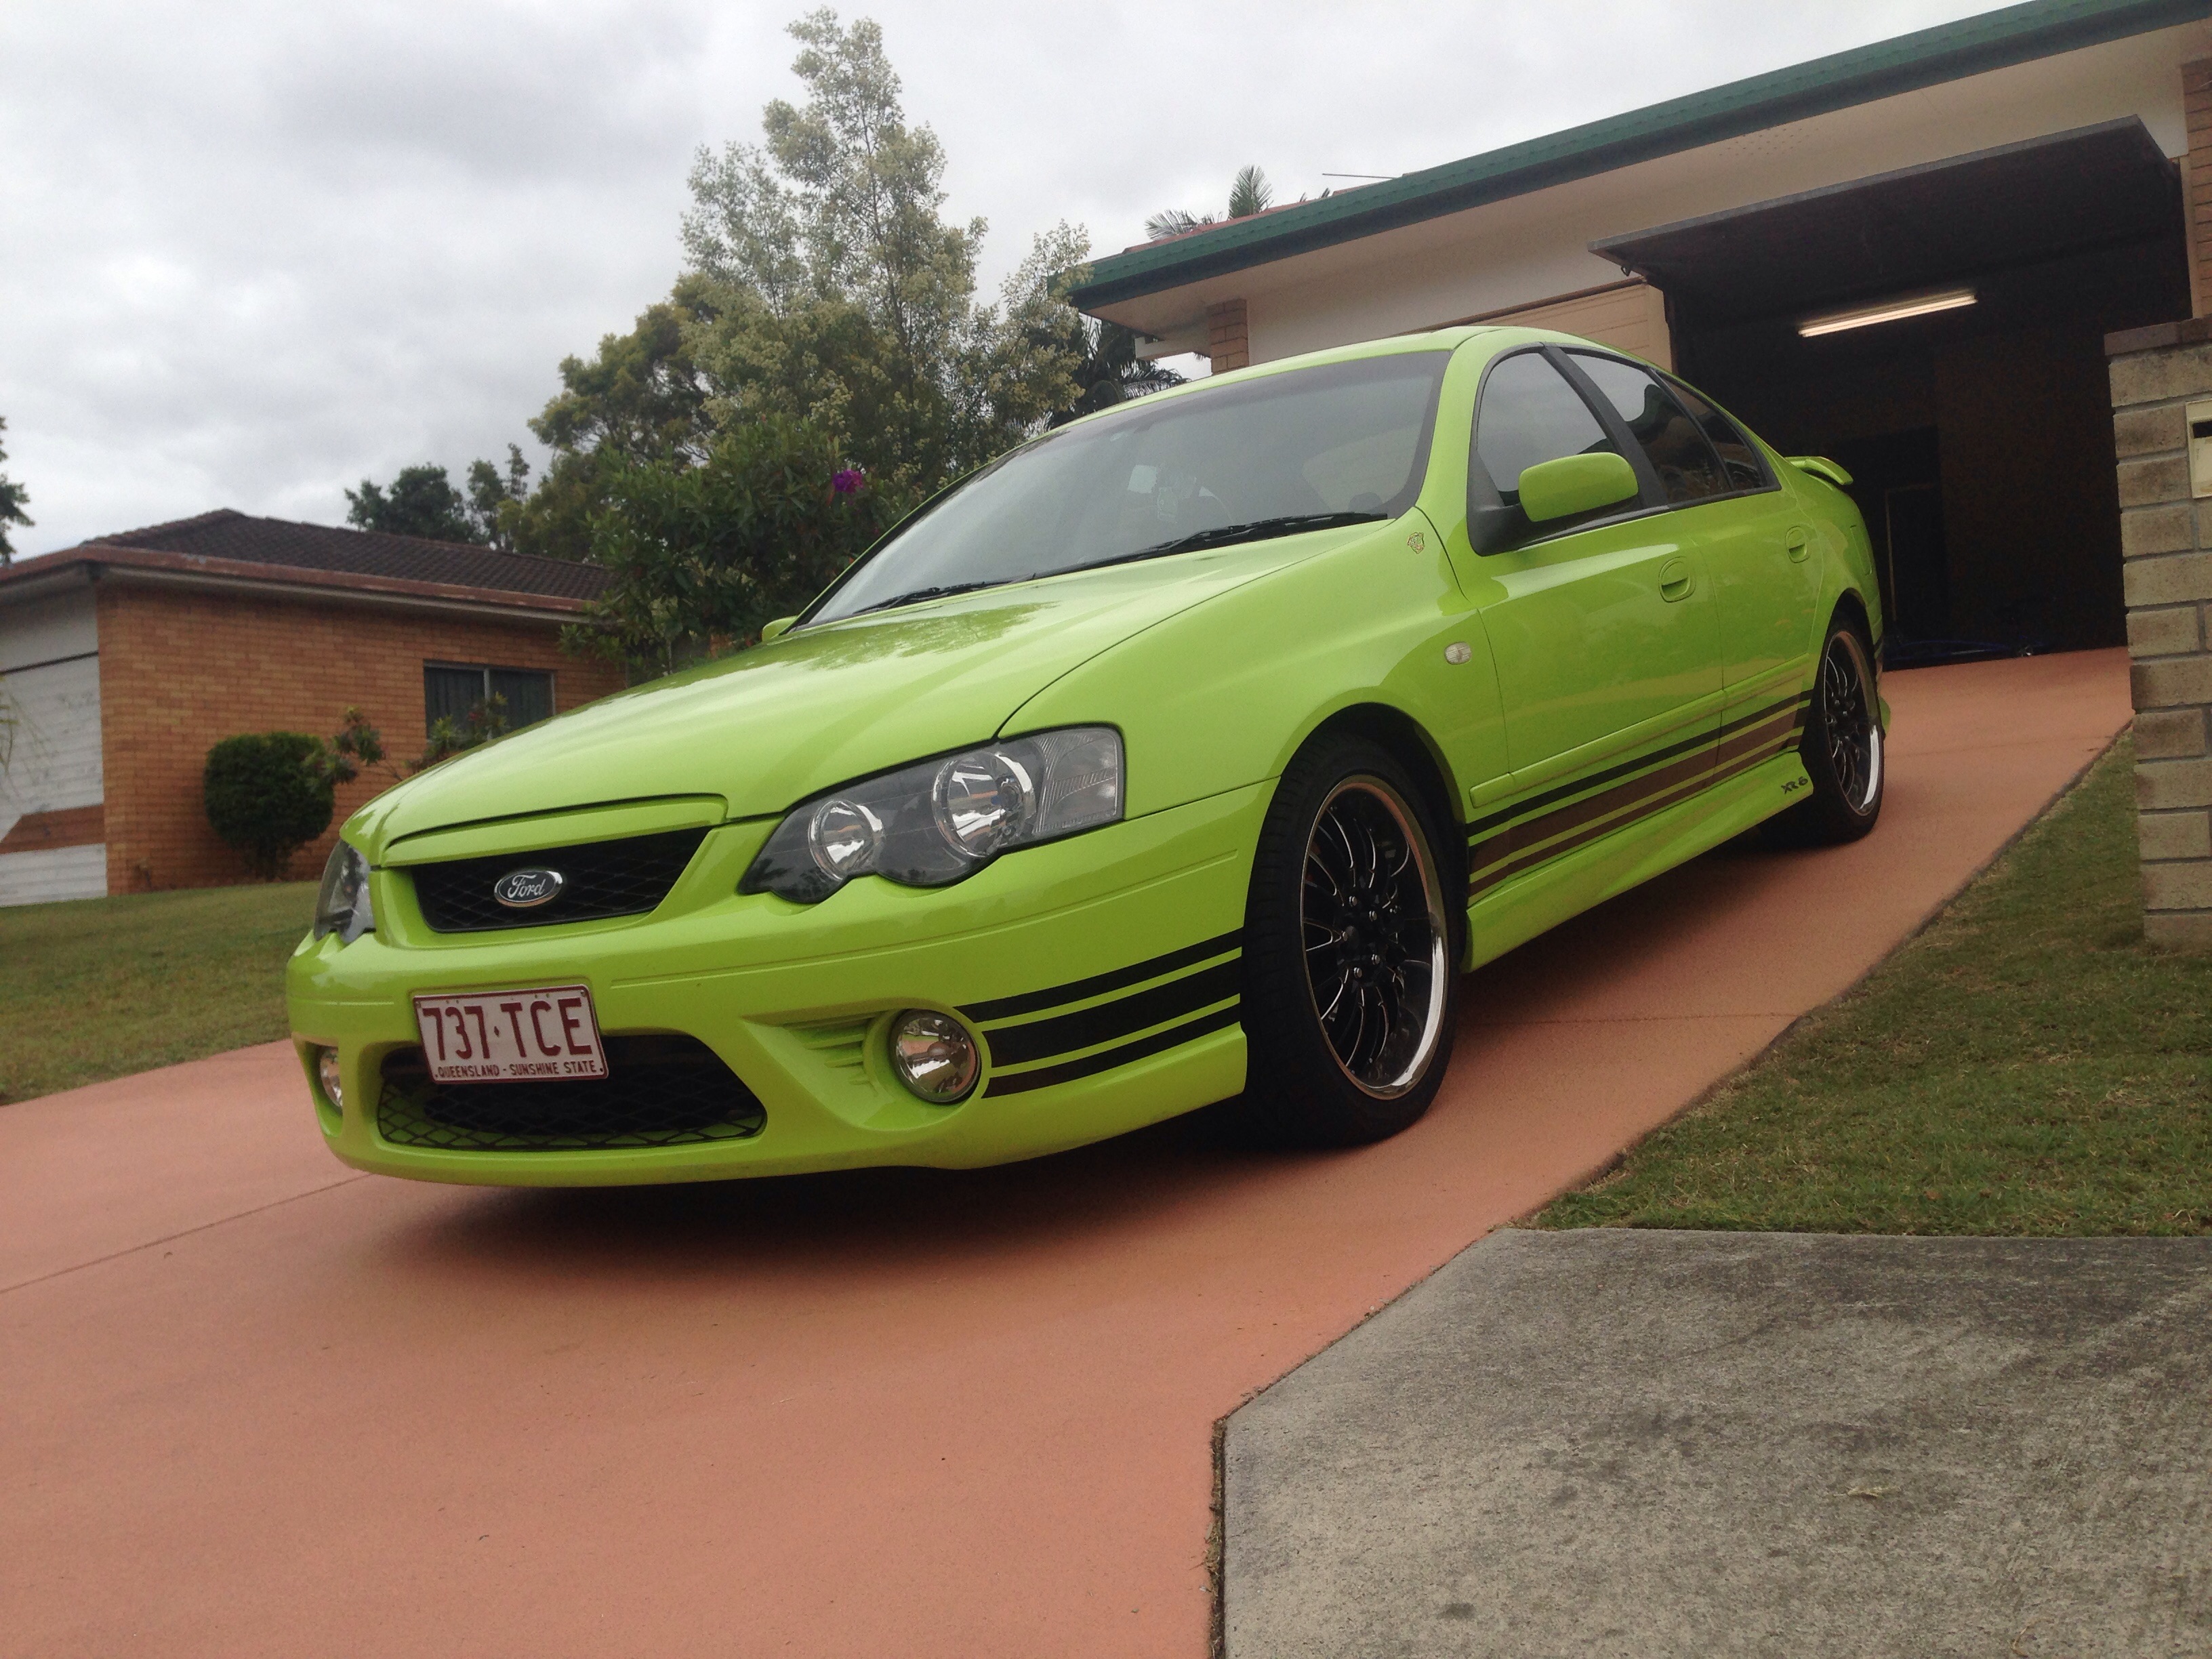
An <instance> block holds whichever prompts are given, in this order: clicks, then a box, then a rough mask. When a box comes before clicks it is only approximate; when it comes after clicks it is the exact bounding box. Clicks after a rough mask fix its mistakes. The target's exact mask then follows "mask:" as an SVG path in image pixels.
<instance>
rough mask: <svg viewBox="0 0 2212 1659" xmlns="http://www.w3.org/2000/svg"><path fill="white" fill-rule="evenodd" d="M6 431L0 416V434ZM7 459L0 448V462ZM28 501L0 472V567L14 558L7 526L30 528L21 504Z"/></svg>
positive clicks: (26, 493)
mask: <svg viewBox="0 0 2212 1659" xmlns="http://www.w3.org/2000/svg"><path fill="white" fill-rule="evenodd" d="M7 430H8V417H7V416H4V415H0V433H5V432H6V431H7ZM6 459H8V451H7V449H6V447H4V446H0V461H4V460H6ZM30 499H31V495H30V492H29V491H28V490H27V489H24V488H23V486H22V485H21V484H19V483H15V481H14V480H13V479H11V478H10V477H8V475H7V474H6V473H4V472H0V566H6V565H8V564H10V563H12V562H14V560H15V544H14V543H12V542H10V541H9V539H8V526H9V525H11V524H14V525H21V526H23V528H25V529H26V530H27V529H29V528H30V527H31V524H32V520H31V517H30V515H29V514H28V513H25V512H24V511H23V503H24V502H25V501H29V500H30Z"/></svg>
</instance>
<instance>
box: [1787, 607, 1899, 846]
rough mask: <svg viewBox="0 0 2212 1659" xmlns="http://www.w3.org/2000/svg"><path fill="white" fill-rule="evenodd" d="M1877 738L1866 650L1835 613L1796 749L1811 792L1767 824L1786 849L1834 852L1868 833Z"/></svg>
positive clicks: (1877, 770) (1850, 623)
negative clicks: (1833, 848) (1831, 848)
mask: <svg viewBox="0 0 2212 1659" xmlns="http://www.w3.org/2000/svg"><path fill="white" fill-rule="evenodd" d="M1884 739H1885V734H1884V733H1883V732H1882V729H1881V702H1880V693H1879V691H1878V690H1876V682H1875V672H1874V652H1873V649H1872V648H1871V647H1869V645H1868V644H1867V641H1866V638H1865V635H1863V633H1862V632H1861V631H1860V624H1859V623H1857V620H1856V619H1854V618H1851V617H1847V616H1845V615H1844V614H1842V613H1840V612H1839V613H1838V615H1837V617H1835V619H1834V620H1833V621H1832V622H1831V623H1829V624H1828V637H1827V639H1826V641H1825V642H1824V643H1823V644H1822V646H1821V647H1820V671H1819V672H1818V673H1817V674H1816V675H1815V676H1814V681H1813V703H1812V707H1811V708H1809V709H1808V711H1807V714H1806V719H1805V736H1804V740H1803V742H1802V744H1800V745H1799V749H1798V753H1799V756H1800V757H1801V758H1802V760H1803V761H1804V763H1805V775H1807V776H1808V777H1809V778H1810V779H1811V780H1812V781H1813V788H1812V792H1811V793H1810V794H1808V796H1807V797H1806V798H1805V799H1803V800H1802V801H1800V802H1799V803H1798V804H1797V805H1795V806H1793V807H1791V808H1790V810H1789V811H1786V812H1784V813H1783V814H1781V815H1780V816H1779V817H1776V818H1773V819H1771V821H1770V822H1771V825H1772V829H1773V832H1774V834H1773V838H1774V839H1775V840H1777V841H1778V842H1782V843H1783V844H1784V845H1790V846H1800V847H1807V846H1835V845H1838V844H1839V843H1841V842H1850V841H1857V839H1858V838H1859V837H1860V836H1863V835H1865V834H1866V833H1867V832H1868V831H1869V829H1873V828H1874V826H1875V820H1876V819H1877V818H1879V817H1881V801H1882V790H1883V786H1884V785H1885V783H1886V782H1887V779H1886V777H1885V775H1884V773H1885V767H1884V764H1883V763H1884V759H1885V755H1884Z"/></svg>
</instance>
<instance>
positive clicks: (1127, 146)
mask: <svg viewBox="0 0 2212 1659" xmlns="http://www.w3.org/2000/svg"><path fill="white" fill-rule="evenodd" d="M801 3H802V0H786V3H782V4H776V3H762V0H735V3H732V0H722V3H719V4H716V3H707V0H620V3H605V0H561V3H554V4H527V3H520V0H509V3H477V0H381V3H380V0H354V3H349V4H347V5H343V6H338V5H328V4H301V3H299V0H279V3H256V0H196V3H193V4H191V5H183V4H178V3H174V0H169V3H152V0H141V3H128V0H66V3H64V0H0V156H4V157H5V162H4V165H0V416H5V417H6V419H7V422H8V430H7V434H6V436H5V438H4V443H5V445H6V447H7V450H8V453H9V459H8V461H7V463H6V465H5V471H6V472H7V473H8V474H9V476H11V477H14V478H15V479H16V480H17V481H18V482H20V483H24V484H25V485H27V487H28V488H29V489H30V492H31V503H30V508H31V512H32V514H33V517H34V518H35V519H36V520H37V521H38V522H37V526H36V527H35V528H34V529H32V530H29V531H27V532H18V533H17V534H16V536H15V544H16V546H17V548H18V550H21V551H23V552H27V553H36V552H44V551H48V550H53V549H56V548H61V547H67V546H71V545H74V544H76V543H77V542H80V541H82V540H85V539H87V538H90V537H93V536H95V535H98V534H100V533H101V532H112V531H116V530H123V529H129V528H132V527H135V526H141V525H147V524H153V523H157V522H160V521H161V520H167V519H175V518H182V517H185V516H187V515H189V514H191V513H200V512H204V511H206V510H208V509H209V508H210V507H240V508H243V509H245V510H246V511H247V512H251V513H270V514H273V515H276V516H279V517H285V518H295V519H303V520H314V521H319V522H324V523H338V522H342V521H343V518H344V514H345V499H344V496H343V489H344V488H345V487H346V486H347V485H349V484H354V483H358V482H359V480H360V479H361V478H362V477H363V476H364V475H368V476H374V477H377V478H379V479H384V478H386V477H389V476H390V475H391V474H392V472H394V471H397V470H398V468H399V467H401V466H404V465H408V464H410V463H411V462H416V461H421V460H435V461H439V462H442V463H443V464H445V465H447V467H449V468H451V469H453V471H454V472H455V473H456V475H457V476H458V474H459V471H460V470H461V469H462V468H464V467H465V466H466V465H467V464H468V462H469V461H470V460H471V459H472V458H474V457H476V456H479V455H484V456H499V455H503V454H504V453H505V446H506V445H507V443H508V442H509V441H520V442H521V443H522V444H523V447H524V449H525V452H526V453H530V454H532V455H533V457H534V456H535V455H536V454H537V453H538V452H537V449H536V446H535V445H534V444H532V442H531V441H530V439H529V435H528V433H527V431H526V428H525V427H524V425H523V422H524V421H525V420H526V418H527V417H528V416H530V415H532V414H533V413H535V412H536V411H537V410H538V409H539V408H540V407H541V406H542V405H543V404H544V401H545V399H546V398H548V397H549V396H550V394H551V393H552V392H553V391H554V389H555V387H556V384H557V381H556V364H557V363H558V362H560V360H561V358H562V356H565V355H567V354H568V353H571V352H577V353H585V354H588V353H589V351H590V350H591V349H592V346H593V344H594V343H596V342H597V340H598V339H599V337H600V336H601V335H602V334H604V333H605V332H607V331H611V330H619V329H622V328H623V327H626V326H627V325H628V324H629V319H631V318H632V317H634V316H635V314H636V313H637V312H638V311H639V310H640V309H641V308H642V307H644V306H646V305H647V304H648V303H650V302H651V301H653V299H655V298H656V297H658V296H659V295H661V294H663V293H665V291H666V289H667V287H668V284H669V283H670V282H671V280H672V278H673V277H674V276H675V275H676V271H677V267H678V258H679V252H678V242H677V223H678V216H680V214H681V213H682V211H683V209H684V204H685V201H686V196H685V191H684V175H685V172H686V170H687V168H688V167H689V164H690V157H691V155H692V153H693V151H694V150H695V149H696V148H697V147H698V146H699V145H700V144H702V143H707V144H712V145H715V146H717V147H719V146H720V144H722V143H725V142H726V141H727V140H730V139H732V138H736V139H745V140H750V139H752V138H754V137H757V133H758V128H759V118H760V108H761V106H762V105H763V103H764V102H765V101H766V100H769V99H770V98H773V97H778V96H786V97H789V96H795V95H796V82H794V80H793V77H792V76H791V73H790V62H791V58H792V57H793V52H794V50H795V48H794V46H793V43H792V42H791V41H790V40H788V39H787V37H785V36H784V34H783V33H782V27H783V25H784V24H785V23H786V22H787V21H789V20H790V18H791V17H792V16H793V15H796V14H797V13H798V11H799V9H800V7H801ZM1986 9H1989V7H1988V6H1987V5H1985V4H1984V3H1977V0H1968V3H1955V0H1854V3H1853V4H1850V5H1849V6H1837V5H1833V4H1829V3H1822V4H1818V5H1814V4H1805V3H1800V0H1779V3H1778V0H1545V3H1540V0H1448V3H1447V0H1387V3H1363V4H1356V5H1355V4H1345V3H1341V0H1340V3H1334V4H1321V3H1310V0H1270V3H1266V4H1261V3H1249V0H1171V3H1170V0H1163V3H1155V0H1131V3H1116V0H1094V3H1091V4H1089V5H1085V6H1082V7H1076V6H1072V5H1046V4H1037V3H1030V4H1017V3H982V0H929V3H922V0H873V3H870V4H866V5H864V6H860V7H847V8H845V12H846V15H848V16H853V15H872V16H874V17H876V18H877V19H878V21H881V22H882V24H883V26H884V33H885V37H886V42H887V46H888V49H889V52H890V57H891V59H892V62H893V63H894V64H896V65H897V67H898V69H899V71H900V74H901V76H902V78H903V80H904V82H905V91H906V106H907V112H908V118H909V119H912V120H915V121H920V122H927V124H929V125H932V126H933V127H934V128H935V129H936V131H937V132H938V134H939V137H940V138H942V140H943V141H944V143H945V149H946V152H947V155H948V157H949V161H950V167H949V170H948V176H947V180H946V182H947V185H948V186H949V188H950V190H951V202H950V203H949V204H948V212H949V213H951V214H952V215H954V216H958V217H962V218H964V217H967V216H971V215H976V214H980V215H981V216H984V217H986V218H987V219H988V221H989V222H990V226H991V233H990V239H989V241H988V242H987V245H986V251H985V252H986V266H987V269H986V276H987V280H988V282H989V283H990V284H991V285H992V286H993V287H994V288H995V286H996V283H997V282H998V280H999V278H1000V276H1003V275H1004V274H1005V272H1006V270H1008V269H1010V268H1011V267H1012V264H1014V263H1015V262H1016V261H1017V260H1018V258H1020V257H1021V254H1022V252H1023V251H1024V249H1025V248H1026V246H1028V243H1029V239H1030V235H1031V234H1032V233H1033V232H1035V231H1036V230H1038V229H1040V228H1043V227H1045V226H1048V225H1049V224H1051V223H1052V222H1054V221H1056V220H1059V219H1062V218H1066V219H1068V220H1071V221H1073V222H1078V223H1080V224H1084V225H1086V226H1088V227H1089V228H1090V230H1091V234H1092V236H1093V239H1094V241H1095V243H1096V244H1097V246H1099V247H1101V248H1116V247H1120V246H1125V245H1127V243H1130V242H1133V241H1135V240H1138V239H1139V237H1140V236H1141V234H1142V225H1143V222H1144V220H1145V217H1146V215H1147V214H1148V213H1151V212H1152V211H1154V210H1157V209H1158V208H1160V207H1163V206H1166V205H1170V204H1182V205H1188V206H1189V207H1191V208H1193V209H1194V210H1198V209H1204V208H1208V207H1214V208H1218V205H1219V201H1220V199H1221V198H1222V197H1225V194H1226V191H1227V187H1228V180H1229V178H1230V175H1231V173H1234V172H1235V170H1236V169H1237V167H1239V166H1241V165H1243V163H1245V162H1248V161H1256V162H1259V163H1260V164H1261V165H1262V166H1263V167H1266V169H1267V173H1268V174H1269V176H1270V177H1271V178H1272V179H1273V180H1274V182H1275V184H1276V185H1277V187H1278V198H1279V199H1291V198H1294V197H1297V195H1298V194H1300V193H1301V192H1302V191H1303V192H1312V193H1315V194H1318V193H1319V192H1320V191H1321V190H1322V189H1323V188H1324V187H1325V186H1326V185H1328V183H1329V182H1330V181H1329V180H1328V179H1326V178H1325V177H1324V176H1323V175H1324V174H1325V173H1331V172H1341V173H1399V172H1404V171H1407V170H1410V169H1413V168H1415V167H1426V166H1431V165H1433V164H1435V163H1437V162H1439V161H1449V160H1453V159H1455V158H1456V157H1459V156H1462V155H1472V154H1474V153H1476V152H1478V151H1480V150H1485V149H1491V148H1492V147H1494V146H1496V145H1498V144H1502V143H1510V142H1511V141H1513V140H1515V139H1517V138H1523V137H1530V136H1533V135H1535V134H1539V133H1543V132H1547V131H1553V130H1555V129H1557V128H1559V127H1563V126H1568V125H1573V124H1575V123H1577V122H1579V121H1584V120H1589V119H1592V118H1595V117H1598V116H1602V115H1607V114H1611V113H1613V112H1618V111H1620V110H1624V109H1630V108H1634V107H1636V106H1639V105H1643V104H1647V103H1650V102H1652V101H1654V100H1658V99H1662V98H1667V97H1671V96H1674V95H1675V94H1680V93H1686V92H1692V91H1695V90H1697V89H1698V88H1702V87H1706V86H1711V85H1713V84H1715V83H1717V82H1722V81H1727V80H1731V79H1734V78H1735V77H1737V76H1744V75H1749V74H1753V73H1756V72H1758V71H1759V70H1767V69H1772V68H1776V67H1778V66H1780V65H1783V64H1790V63H1795V62H1797V61H1800V60H1802V59H1803V58H1809V57H1814V56H1817V55H1818V54H1820V53H1822V52H1833V51H1838V50H1840V49H1842V48H1844V47H1846V46H1857V45H1861V44H1863V43H1865V42H1868V41H1870V40H1881V39H1883V38H1885V37H1887V36H1889V35H1893V34H1897V33H1903V32H1905V31H1906V30H1909V29H1913V28H1918V27H1925V26H1927V25H1929V24H1931V23H1938V22H1944V21H1950V20H1952V19H1954V18H1957V17H1961V16H1966V15H1971V14H1972V13H1974V12H1978V11H1983V10H1986Z"/></svg>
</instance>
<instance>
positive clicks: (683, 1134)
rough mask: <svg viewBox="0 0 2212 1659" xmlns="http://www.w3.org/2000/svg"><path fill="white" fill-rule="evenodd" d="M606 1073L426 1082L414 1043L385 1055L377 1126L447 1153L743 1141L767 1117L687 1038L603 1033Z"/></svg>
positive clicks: (387, 1134) (392, 1137) (404, 1142)
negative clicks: (499, 1080) (548, 1078)
mask: <svg viewBox="0 0 2212 1659" xmlns="http://www.w3.org/2000/svg"><path fill="white" fill-rule="evenodd" d="M603 1041H604V1042H605V1043H606V1047H607V1075H606V1076H605V1077H604V1078H598V1079H565V1080H561V1081H544V1082H541V1081H538V1080H537V1079H524V1080H521V1081H518V1082H514V1083H433V1082H432V1081H431V1080H430V1068H429V1067H428V1065H426V1064H425V1063H424V1061H423V1059H422V1050H421V1049H420V1048H399V1049H395V1050H394V1051H393V1052H392V1054H388V1055H387V1056H386V1058H385V1061H384V1087H383V1090H382V1091H381V1092H380V1095H379V1096H378V1098H377V1103H376V1127H377V1132H378V1133H380V1134H381V1135H382V1136H383V1137H384V1139H386V1141H388V1142H389V1143H390V1144H392V1146H429V1147H435V1148H437V1149H439V1150H441V1151H444V1152H595V1151H600V1150H603V1149H606V1148H610V1147H618V1146H696V1145H697V1144H699V1143H700V1142H702V1141H710V1140H743V1139H746V1138H747V1137H748V1136H751V1135H757V1134H758V1133H760V1132H761V1128H762V1126H763V1124H765V1123H766V1122H767V1121H768V1112H767V1110H766V1109H765V1108H763V1106H762V1105H761V1103H760V1098H759V1097H758V1096H757V1095H755V1094H754V1093H753V1091H751V1090H750V1089H748V1088H747V1087H745V1085H744V1082H743V1081H742V1080H741V1079H739V1078H738V1074H737V1073H735V1072H732V1070H731V1069H730V1068H729V1067H728V1066H725V1065H724V1064H723V1063H722V1060H721V1057H720V1055H718V1054H715V1053H714V1050H713V1049H711V1048H708V1046H707V1045H706V1044H705V1043H703V1042H700V1041H699V1039H698V1038H696V1037H690V1036H663V1035H658V1034H655V1035H651V1036H610V1037H606V1038H605V1039H603Z"/></svg>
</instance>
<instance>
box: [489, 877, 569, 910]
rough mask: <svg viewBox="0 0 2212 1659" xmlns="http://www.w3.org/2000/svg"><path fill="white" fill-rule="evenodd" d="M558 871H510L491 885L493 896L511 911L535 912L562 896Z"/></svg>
mask: <svg viewBox="0 0 2212 1659" xmlns="http://www.w3.org/2000/svg"><path fill="white" fill-rule="evenodd" d="M562 885H563V883H562V879H561V872H559V871H558V870H510V871H508V872H507V873H506V874H505V875H503V876H501V878H499V879H498V880H497V881H495V882H494V883H492V884H491V896H492V897H494V898H495V899H497V900H498V901H499V902H501V904H503V905H505V906H506V907H507V908H508V909H510V910H535V909H536V908H538V906H539V905H541V904H550V903H551V902H553V901H554V900H555V899H556V898H559V897H560V896H561V889H562Z"/></svg>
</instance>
